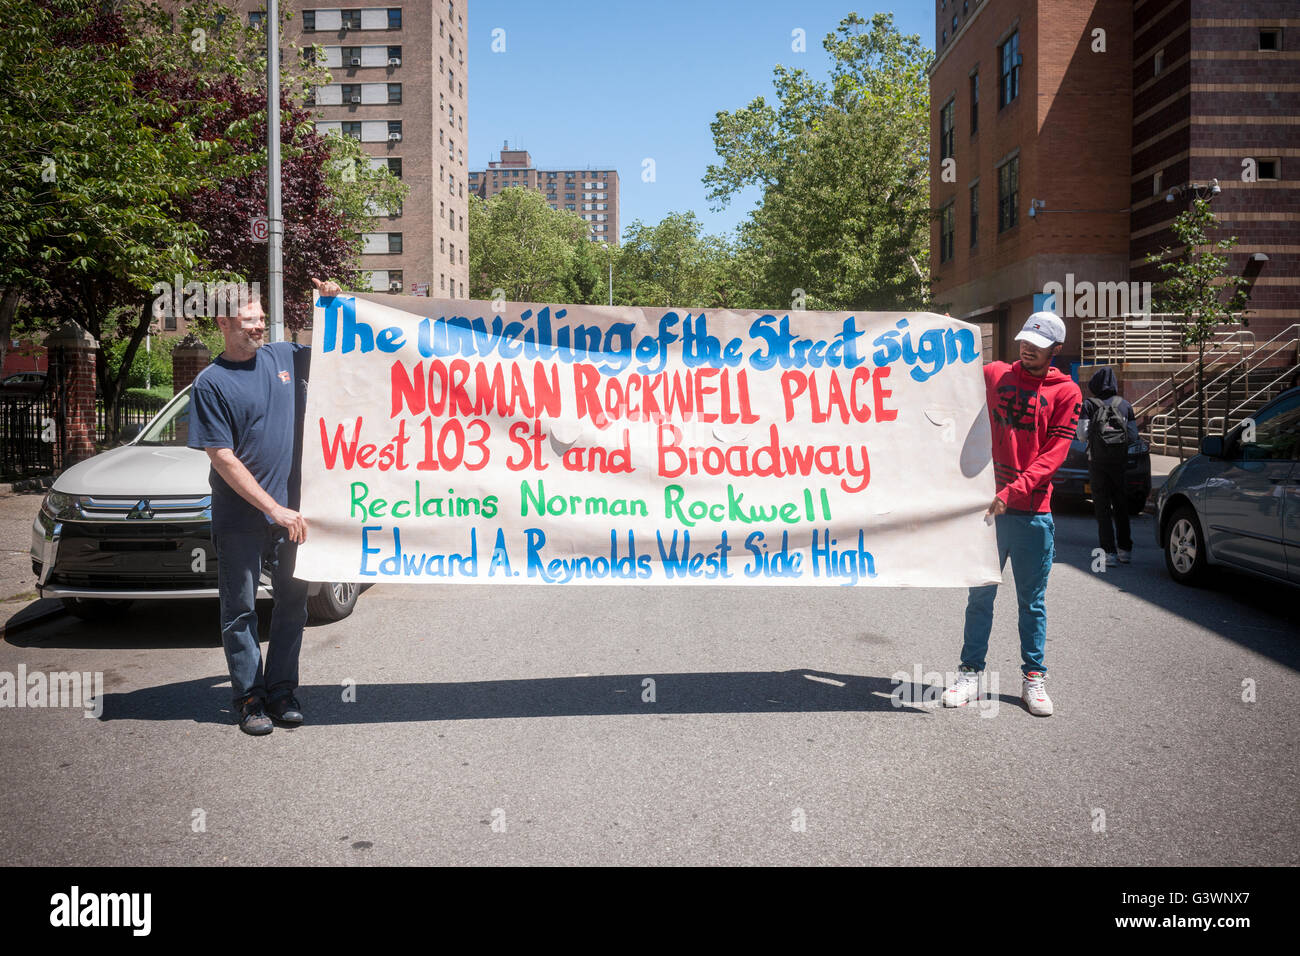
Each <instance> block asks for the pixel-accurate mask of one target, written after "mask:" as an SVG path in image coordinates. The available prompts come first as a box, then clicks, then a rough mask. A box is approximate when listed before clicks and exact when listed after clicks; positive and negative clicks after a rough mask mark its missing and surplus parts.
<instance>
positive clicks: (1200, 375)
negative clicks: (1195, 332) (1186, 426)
mask: <svg viewBox="0 0 1300 956" xmlns="http://www.w3.org/2000/svg"><path fill="white" fill-rule="evenodd" d="M1204 440H1205V343H1204V342H1201V344H1200V346H1199V348H1198V349H1197V351H1196V445H1197V447H1198V448H1199V447H1200V444H1201V442H1203V441H1204Z"/></svg>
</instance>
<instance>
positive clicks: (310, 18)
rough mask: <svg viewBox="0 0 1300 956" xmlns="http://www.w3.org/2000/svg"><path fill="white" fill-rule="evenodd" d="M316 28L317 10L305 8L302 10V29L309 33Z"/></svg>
mask: <svg viewBox="0 0 1300 956" xmlns="http://www.w3.org/2000/svg"><path fill="white" fill-rule="evenodd" d="M315 29H316V11H315V10H304V11H303V12H302V30H303V32H304V33H307V32H309V31H311V30H315Z"/></svg>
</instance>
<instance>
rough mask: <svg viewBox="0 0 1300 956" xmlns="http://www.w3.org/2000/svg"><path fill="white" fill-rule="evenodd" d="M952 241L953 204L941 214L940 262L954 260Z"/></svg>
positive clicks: (945, 207)
mask: <svg viewBox="0 0 1300 956" xmlns="http://www.w3.org/2000/svg"><path fill="white" fill-rule="evenodd" d="M952 239H953V211H952V203H951V202H950V203H948V205H946V206H944V207H943V209H942V210H941V211H940V212H939V261H940V262H948V261H950V260H951V259H952Z"/></svg>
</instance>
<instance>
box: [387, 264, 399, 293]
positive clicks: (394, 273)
mask: <svg viewBox="0 0 1300 956" xmlns="http://www.w3.org/2000/svg"><path fill="white" fill-rule="evenodd" d="M394 285H396V286H397V288H398V289H400V288H401V287H402V270H401V269H389V270H388V288H390V289H391V288H392V287H393V286H394Z"/></svg>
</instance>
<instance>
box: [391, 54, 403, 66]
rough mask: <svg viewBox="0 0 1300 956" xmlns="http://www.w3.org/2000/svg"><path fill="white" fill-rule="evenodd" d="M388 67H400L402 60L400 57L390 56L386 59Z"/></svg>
mask: <svg viewBox="0 0 1300 956" xmlns="http://www.w3.org/2000/svg"><path fill="white" fill-rule="evenodd" d="M388 65H389V66H401V65H402V58H401V57H400V56H390V57H389V58H388Z"/></svg>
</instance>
